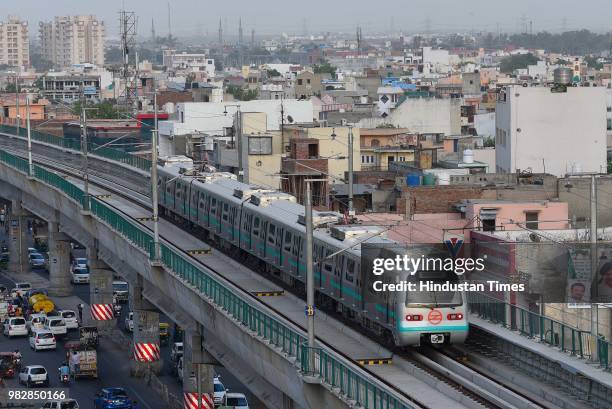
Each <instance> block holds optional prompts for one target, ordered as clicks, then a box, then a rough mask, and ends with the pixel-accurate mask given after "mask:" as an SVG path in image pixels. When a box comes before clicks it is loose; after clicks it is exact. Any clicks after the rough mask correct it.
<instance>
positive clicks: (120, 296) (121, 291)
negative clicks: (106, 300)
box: [113, 280, 129, 303]
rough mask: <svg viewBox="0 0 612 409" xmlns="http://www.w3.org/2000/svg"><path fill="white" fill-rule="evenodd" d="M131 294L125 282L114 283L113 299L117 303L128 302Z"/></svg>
mask: <svg viewBox="0 0 612 409" xmlns="http://www.w3.org/2000/svg"><path fill="white" fill-rule="evenodd" d="M128 294H129V287H128V283H127V282H125V281H120V280H116V281H113V297H114V298H115V299H116V300H117V302H120V303H122V302H127V300H128Z"/></svg>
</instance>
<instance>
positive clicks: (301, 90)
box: [295, 70, 323, 99]
mask: <svg viewBox="0 0 612 409" xmlns="http://www.w3.org/2000/svg"><path fill="white" fill-rule="evenodd" d="M321 79H322V78H321V75H320V74H315V73H313V72H312V71H308V70H306V71H302V72H300V73H299V74H298V75H297V76H296V77H295V95H296V97H297V98H298V99H307V98H310V97H312V96H313V95H316V96H320V95H321V90H322V89H323V87H322V85H321Z"/></svg>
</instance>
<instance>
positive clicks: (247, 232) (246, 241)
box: [240, 210, 253, 252]
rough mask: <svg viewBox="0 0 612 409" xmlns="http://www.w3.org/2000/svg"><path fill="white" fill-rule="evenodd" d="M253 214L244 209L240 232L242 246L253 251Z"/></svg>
mask: <svg viewBox="0 0 612 409" xmlns="http://www.w3.org/2000/svg"><path fill="white" fill-rule="evenodd" d="M252 219H253V215H252V214H251V213H249V212H248V211H246V210H242V232H241V233H240V248H241V249H244V250H246V251H248V252H251V251H252V250H251V242H252V238H251V226H252V225H251V223H252Z"/></svg>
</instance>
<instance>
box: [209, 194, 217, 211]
mask: <svg viewBox="0 0 612 409" xmlns="http://www.w3.org/2000/svg"><path fill="white" fill-rule="evenodd" d="M216 211H217V199H216V198H214V197H213V198H212V199H210V214H215V212H216Z"/></svg>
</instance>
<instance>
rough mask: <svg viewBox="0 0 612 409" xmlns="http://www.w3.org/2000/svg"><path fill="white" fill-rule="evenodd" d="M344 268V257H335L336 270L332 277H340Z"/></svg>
mask: <svg viewBox="0 0 612 409" xmlns="http://www.w3.org/2000/svg"><path fill="white" fill-rule="evenodd" d="M343 268H344V256H340V255H338V256H336V269H335V270H334V275H335V276H336V277H342V269H343Z"/></svg>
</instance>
